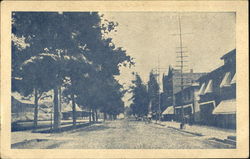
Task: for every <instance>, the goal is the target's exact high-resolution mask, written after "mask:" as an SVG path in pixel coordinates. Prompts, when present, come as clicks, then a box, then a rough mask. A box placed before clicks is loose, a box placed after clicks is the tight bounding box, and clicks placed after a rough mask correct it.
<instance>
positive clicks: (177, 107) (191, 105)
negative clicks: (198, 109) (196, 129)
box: [175, 104, 194, 113]
mask: <svg viewBox="0 0 250 159" xmlns="http://www.w3.org/2000/svg"><path fill="white" fill-rule="evenodd" d="M182 107H183V108H188V107H190V108H191V109H192V113H194V110H193V104H187V105H183V106H176V107H175V109H181V108H182Z"/></svg>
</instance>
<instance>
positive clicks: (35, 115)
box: [34, 88, 38, 129]
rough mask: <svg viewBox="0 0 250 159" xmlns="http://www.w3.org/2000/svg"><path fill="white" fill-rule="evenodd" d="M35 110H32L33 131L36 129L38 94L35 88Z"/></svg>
mask: <svg viewBox="0 0 250 159" xmlns="http://www.w3.org/2000/svg"><path fill="white" fill-rule="evenodd" d="M34 103H35V110H34V129H36V128H37V121H38V93H37V89H36V88H35V101H34Z"/></svg>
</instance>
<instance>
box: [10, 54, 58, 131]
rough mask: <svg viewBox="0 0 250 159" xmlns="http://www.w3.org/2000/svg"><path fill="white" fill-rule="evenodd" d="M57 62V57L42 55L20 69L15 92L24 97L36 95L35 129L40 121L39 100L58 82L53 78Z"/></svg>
mask: <svg viewBox="0 0 250 159" xmlns="http://www.w3.org/2000/svg"><path fill="white" fill-rule="evenodd" d="M57 60H58V59H57V57H56V56H52V55H50V54H46V53H42V54H40V55H39V56H35V57H31V58H30V59H28V60H26V61H24V62H23V63H22V65H21V67H20V69H19V75H20V76H19V78H18V80H16V82H15V83H16V85H15V90H16V91H18V92H20V93H21V94H23V95H24V96H28V95H31V94H33V95H34V105H35V109H34V127H35V128H36V126H37V120H38V100H39V98H40V97H41V96H42V94H43V93H44V92H47V91H49V90H50V89H51V87H52V86H53V85H54V83H55V81H56V80H57V79H56V76H53V75H55V74H56V73H55V72H56V71H57V67H58V65H57V63H56V62H57ZM16 78H17V77H16ZM16 78H15V79H16ZM17 83H18V84H17Z"/></svg>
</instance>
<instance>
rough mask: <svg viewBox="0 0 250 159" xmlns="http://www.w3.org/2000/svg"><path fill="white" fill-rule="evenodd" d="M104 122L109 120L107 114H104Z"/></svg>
mask: <svg viewBox="0 0 250 159" xmlns="http://www.w3.org/2000/svg"><path fill="white" fill-rule="evenodd" d="M103 120H104V121H106V120H107V113H106V112H104V113H103Z"/></svg>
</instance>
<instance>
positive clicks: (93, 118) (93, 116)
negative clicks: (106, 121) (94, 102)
mask: <svg viewBox="0 0 250 159" xmlns="http://www.w3.org/2000/svg"><path fill="white" fill-rule="evenodd" d="M91 116H92V121H93V122H95V114H94V110H93V109H92V110H91Z"/></svg>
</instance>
